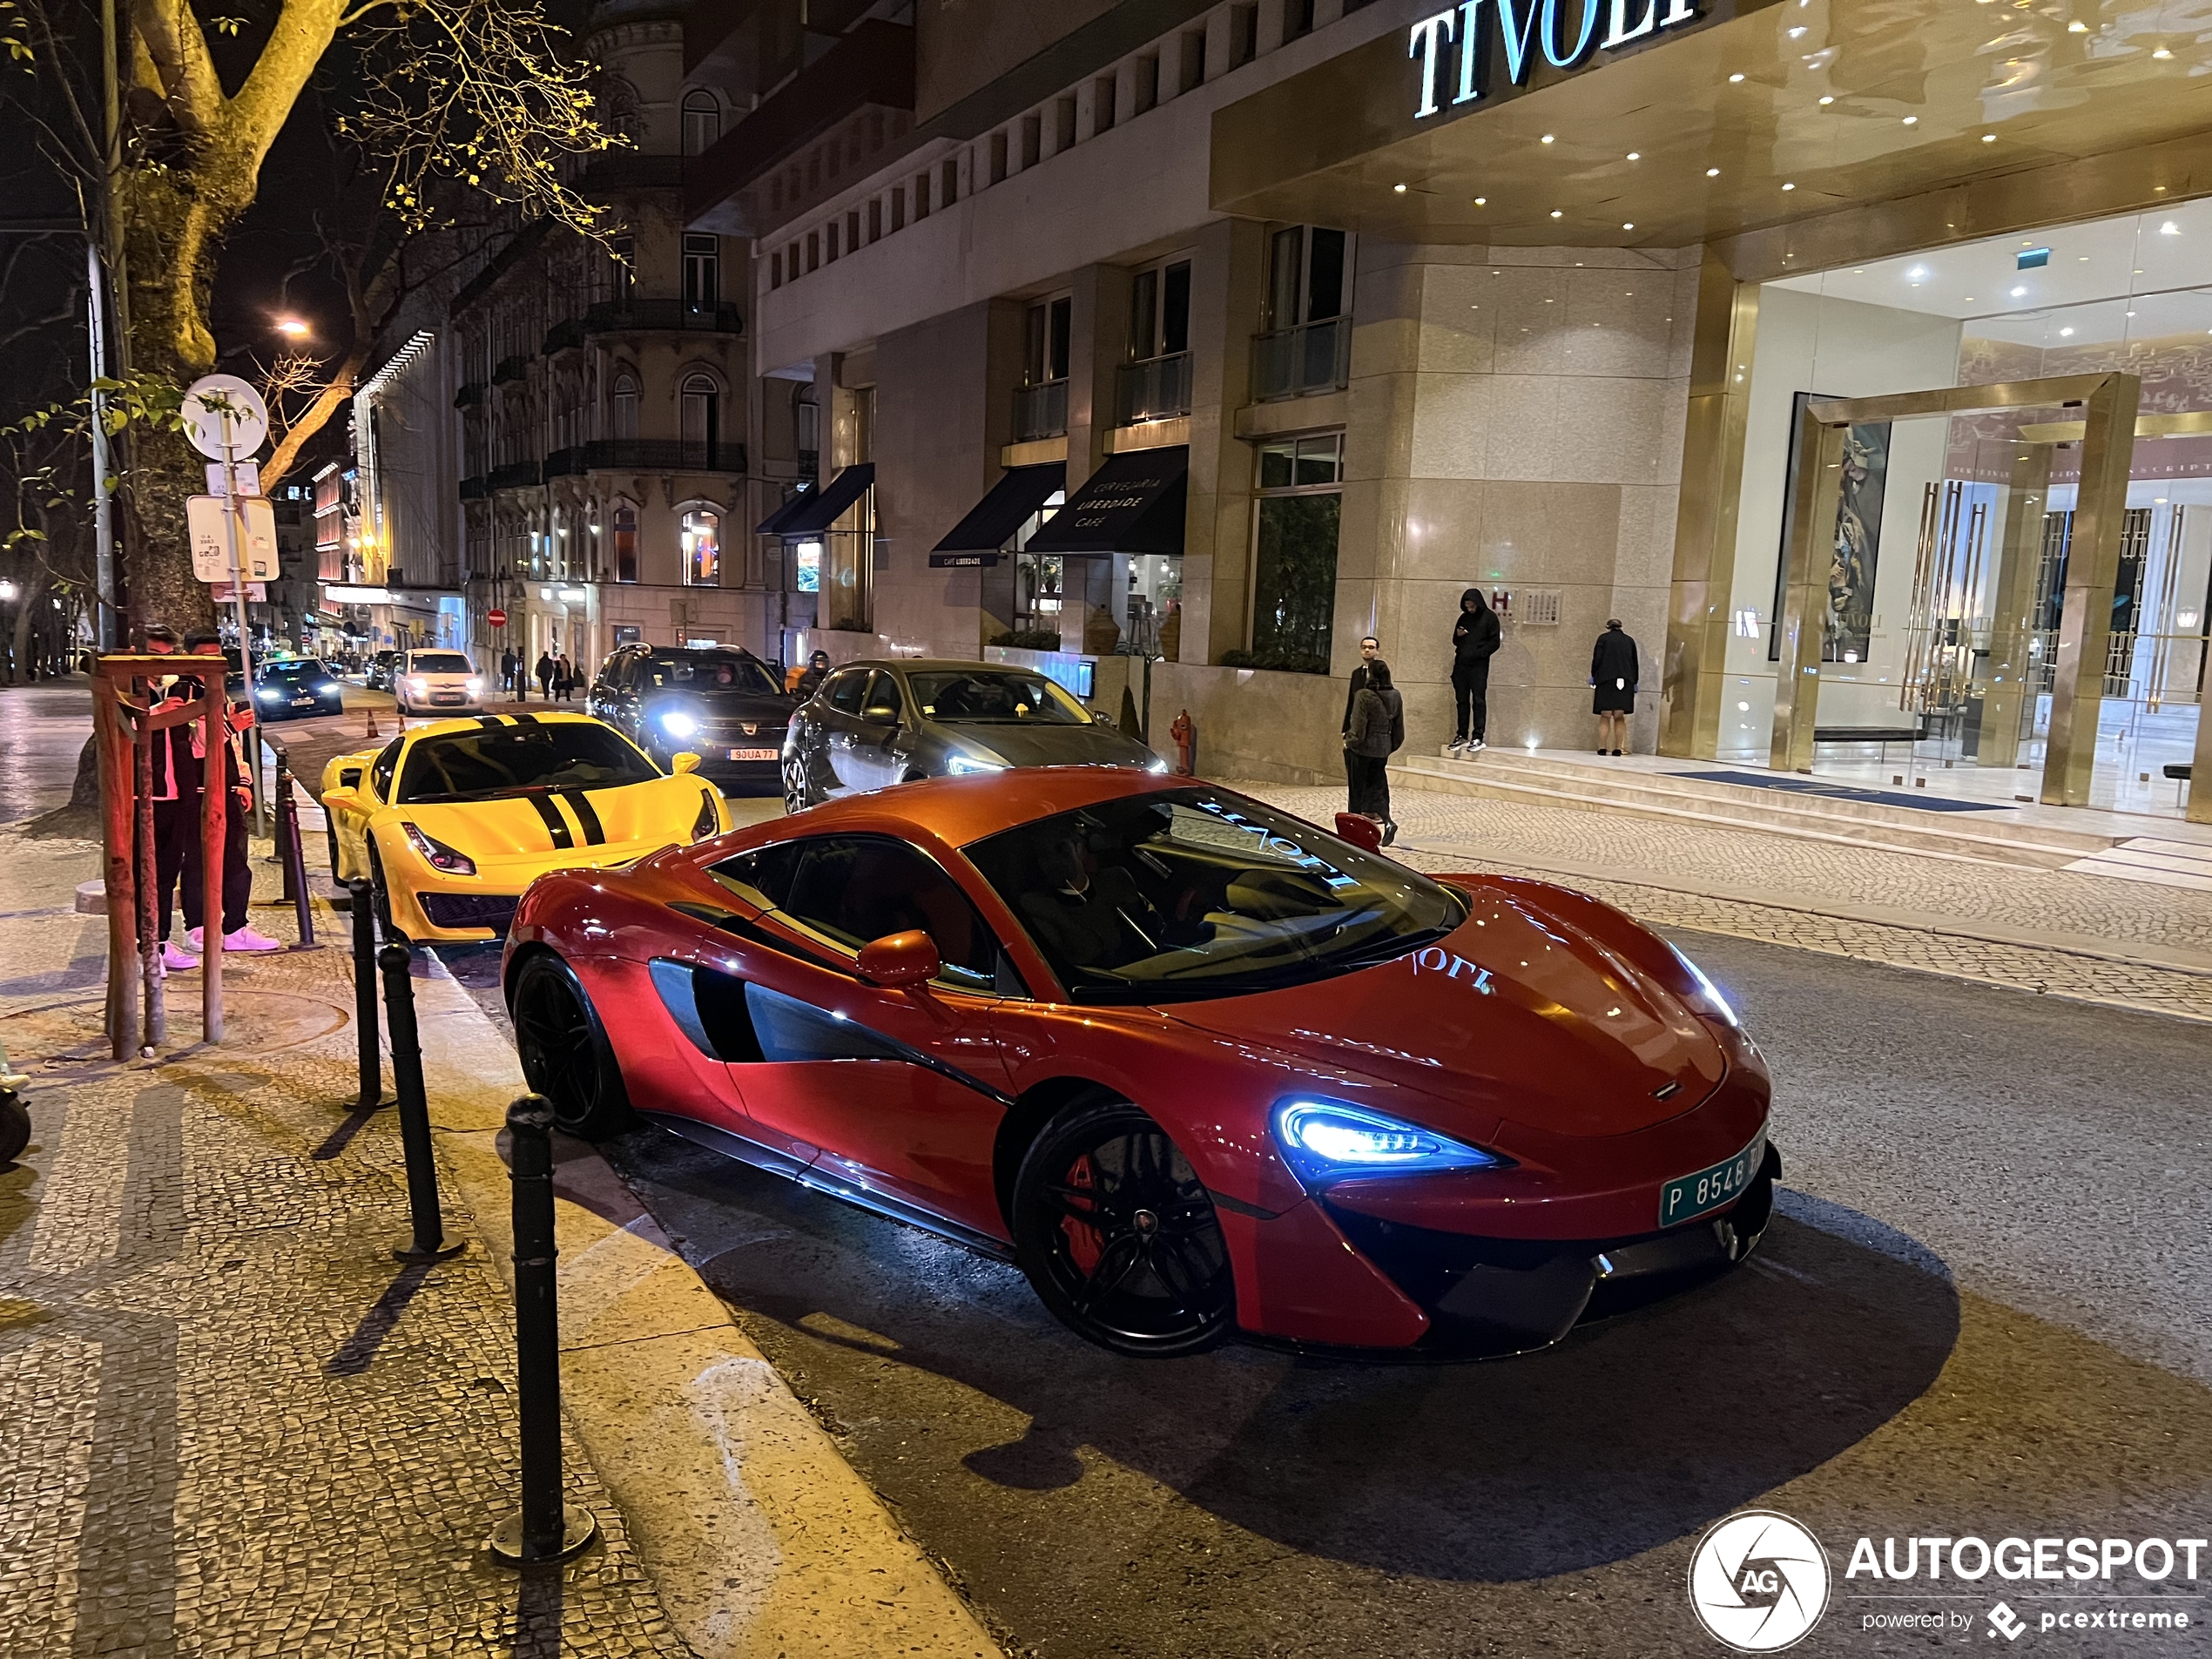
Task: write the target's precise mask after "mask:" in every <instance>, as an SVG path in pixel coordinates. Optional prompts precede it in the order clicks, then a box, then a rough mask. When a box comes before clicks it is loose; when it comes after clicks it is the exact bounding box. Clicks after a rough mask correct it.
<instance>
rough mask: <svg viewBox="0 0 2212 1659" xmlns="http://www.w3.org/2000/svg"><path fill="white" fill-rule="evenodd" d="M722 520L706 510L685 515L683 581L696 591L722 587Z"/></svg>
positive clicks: (697, 509) (694, 510) (695, 509)
mask: <svg viewBox="0 0 2212 1659" xmlns="http://www.w3.org/2000/svg"><path fill="white" fill-rule="evenodd" d="M721 531H722V519H721V516H720V515H719V514H717V513H711V512H709V511H707V510H706V509H705V508H704V507H695V508H693V509H691V511H690V512H688V513H686V514H685V515H684V580H685V582H687V583H690V584H691V586H692V587H695V588H718V587H720V586H721V585H722V540H721Z"/></svg>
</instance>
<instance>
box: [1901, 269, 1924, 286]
mask: <svg viewBox="0 0 2212 1659" xmlns="http://www.w3.org/2000/svg"><path fill="white" fill-rule="evenodd" d="M1905 280H1906V281H1907V282H1911V283H1915V284H1918V283H1922V282H1925V281H1926V280H1928V267H1927V266H1925V265H1916V266H1913V267H1912V269H1911V270H1909V271H1907V272H1906V273H1905Z"/></svg>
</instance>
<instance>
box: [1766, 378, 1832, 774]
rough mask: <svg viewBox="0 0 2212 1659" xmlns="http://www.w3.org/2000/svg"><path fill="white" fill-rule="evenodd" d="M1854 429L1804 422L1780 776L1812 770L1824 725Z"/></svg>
mask: <svg viewBox="0 0 2212 1659" xmlns="http://www.w3.org/2000/svg"><path fill="white" fill-rule="evenodd" d="M1849 430H1850V428H1849V427H1847V426H1842V425H1831V424H1829V423H1828V422H1826V421H1822V420H1821V419H1820V418H1819V417H1818V416H1817V415H1814V413H1813V411H1812V410H1811V408H1806V409H1805V410H1804V413H1803V414H1801V415H1799V416H1798V417H1797V479H1796V493H1795V498H1794V500H1793V501H1792V502H1791V518H1790V546H1789V550H1788V553H1789V560H1790V563H1789V566H1788V570H1787V579H1786V581H1785V582H1784V585H1783V590H1782V614H1781V615H1780V616H1779V617H1776V618H1775V623H1774V625H1775V626H1776V627H1777V629H1779V630H1780V631H1781V634H1782V658H1781V661H1780V663H1779V664H1777V668H1776V672H1775V680H1774V735H1773V738H1772V741H1771V743H1770V746H1769V749H1768V752H1767V764H1768V765H1770V766H1771V767H1773V768H1774V770H1775V771H1777V772H1810V771H1811V769H1812V744H1813V733H1814V731H1815V729H1816V727H1817V723H1818V720H1819V718H1820V647H1821V631H1822V620H1821V619H1822V617H1823V616H1824V612H1825V606H1824V603H1823V596H1824V594H1825V593H1826V591H1827V579H1828V554H1829V550H1830V543H1831V541H1832V540H1833V539H1834V536H1835V533H1836V514H1837V512H1838V509H1840V508H1841V506H1842V504H1843V490H1844V436H1845V435H1846V434H1847V433H1848V432H1849Z"/></svg>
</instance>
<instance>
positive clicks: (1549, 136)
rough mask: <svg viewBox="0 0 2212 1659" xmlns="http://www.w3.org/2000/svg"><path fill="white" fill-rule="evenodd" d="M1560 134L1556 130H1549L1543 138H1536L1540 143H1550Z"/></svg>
mask: <svg viewBox="0 0 2212 1659" xmlns="http://www.w3.org/2000/svg"><path fill="white" fill-rule="evenodd" d="M1558 136H1559V135H1558V134H1557V133H1555V132H1547V133H1546V134H1544V136H1543V137H1542V138H1539V139H1537V140H1536V142H1537V143H1539V144H1549V143H1550V142H1551V141H1552V140H1553V139H1554V138H1557V137H1558Z"/></svg>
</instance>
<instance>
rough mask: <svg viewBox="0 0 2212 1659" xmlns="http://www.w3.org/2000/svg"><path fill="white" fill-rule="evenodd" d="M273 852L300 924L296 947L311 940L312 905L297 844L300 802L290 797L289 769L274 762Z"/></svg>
mask: <svg viewBox="0 0 2212 1659" xmlns="http://www.w3.org/2000/svg"><path fill="white" fill-rule="evenodd" d="M277 856H278V857H279V858H280V860H282V861H283V864H284V886H285V897H286V898H287V899H289V900H292V914H293V921H296V922H297V923H298V924H299V927H300V948H301V949H302V950H307V949H310V948H313V947H314V942H315V907H314V903H313V901H312V900H310V899H309V898H308V896H307V849H306V848H305V847H303V846H300V803H299V802H298V801H297V800H295V799H293V794H292V772H291V770H290V768H288V767H287V766H286V765H284V764H283V763H282V762H281V761H280V762H279V763H278V765H277Z"/></svg>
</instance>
